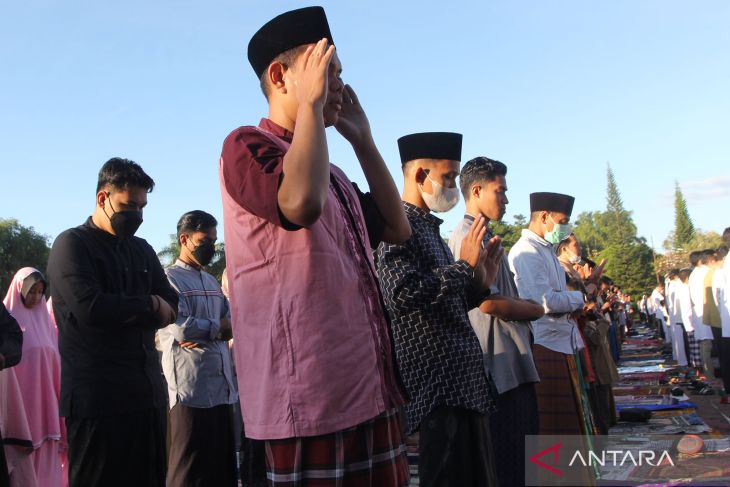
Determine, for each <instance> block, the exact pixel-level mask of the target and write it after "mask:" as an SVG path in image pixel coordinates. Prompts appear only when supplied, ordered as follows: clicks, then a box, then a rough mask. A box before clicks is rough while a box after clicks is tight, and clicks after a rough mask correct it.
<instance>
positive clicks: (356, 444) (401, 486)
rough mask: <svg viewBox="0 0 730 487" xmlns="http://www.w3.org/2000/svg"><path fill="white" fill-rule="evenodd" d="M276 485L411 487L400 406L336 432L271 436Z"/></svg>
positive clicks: (270, 472)
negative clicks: (277, 438) (296, 435)
mask: <svg viewBox="0 0 730 487" xmlns="http://www.w3.org/2000/svg"><path fill="white" fill-rule="evenodd" d="M266 475H267V477H268V479H269V485H270V486H275V487H280V486H281V487H295V486H296V487H305V486H306V487H329V486H333V487H334V486H337V487H343V486H347V487H360V486H362V487H365V486H367V487H370V486H379V487H380V486H382V487H406V486H407V485H408V481H409V471H408V459H407V457H406V448H405V445H404V443H403V439H402V438H401V425H400V420H399V417H398V413H397V411H396V410H391V411H387V412H385V413H383V414H381V415H380V416H378V417H376V418H373V419H371V420H369V421H365V422H364V423H361V424H359V425H357V426H355V427H353V428H348V429H346V430H342V431H336V432H334V433H330V434H326V435H321V436H312V437H297V438H286V439H282V440H267V441H266Z"/></svg>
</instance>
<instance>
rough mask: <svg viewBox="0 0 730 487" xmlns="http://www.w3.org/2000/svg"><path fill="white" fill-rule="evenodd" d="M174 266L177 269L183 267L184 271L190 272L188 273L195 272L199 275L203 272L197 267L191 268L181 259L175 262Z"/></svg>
mask: <svg viewBox="0 0 730 487" xmlns="http://www.w3.org/2000/svg"><path fill="white" fill-rule="evenodd" d="M174 265H175V266H177V267H182V268H183V269H185V270H188V271H193V272H197V273H201V272H202V269H198V268H197V267H194V266H191V265H190V264H187V263H185V262H183V261H182V260H180V259H179V258H178V259H176V260H175V264H174Z"/></svg>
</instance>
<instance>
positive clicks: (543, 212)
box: [540, 211, 550, 225]
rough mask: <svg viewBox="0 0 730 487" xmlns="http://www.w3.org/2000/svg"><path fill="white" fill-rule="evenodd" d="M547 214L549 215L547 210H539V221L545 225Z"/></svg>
mask: <svg viewBox="0 0 730 487" xmlns="http://www.w3.org/2000/svg"><path fill="white" fill-rule="evenodd" d="M549 216H550V212H549V211H541V212H540V222H541V223H544V224H545V225H547V219H548V217H549Z"/></svg>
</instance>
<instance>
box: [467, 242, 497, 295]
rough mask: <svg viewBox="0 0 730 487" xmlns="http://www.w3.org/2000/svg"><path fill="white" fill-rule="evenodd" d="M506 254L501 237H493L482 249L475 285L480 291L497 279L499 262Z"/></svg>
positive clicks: (476, 268) (475, 275)
mask: <svg viewBox="0 0 730 487" xmlns="http://www.w3.org/2000/svg"><path fill="white" fill-rule="evenodd" d="M503 255H504V247H502V238H501V237H492V238H491V239H489V242H487V245H486V246H485V247H484V249H483V250H482V253H481V255H480V256H479V261H478V263H477V266H476V267H475V268H474V285H475V287H476V288H477V289H478V290H480V291H485V290H487V289H488V288H489V287H490V286H491V285H492V284H494V281H495V280H496V279H497V272H499V264H500V262H501V260H502V256H503Z"/></svg>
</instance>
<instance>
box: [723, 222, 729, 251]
mask: <svg viewBox="0 0 730 487" xmlns="http://www.w3.org/2000/svg"><path fill="white" fill-rule="evenodd" d="M722 239H723V241H724V242H725V245H727V246H728V247H730V227H727V228H726V229H725V230H724V231H723V232H722Z"/></svg>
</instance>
